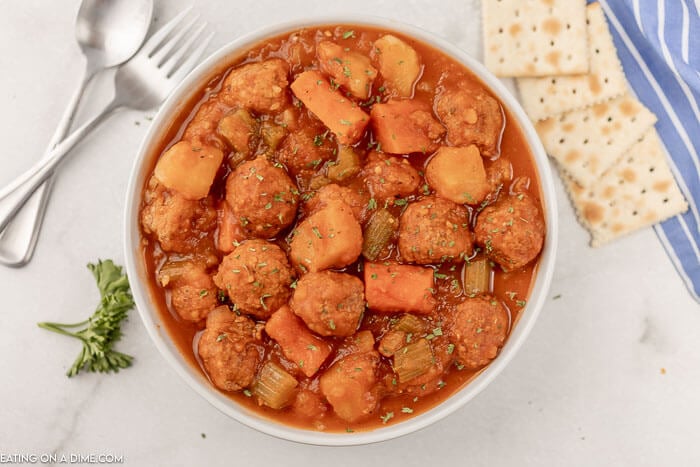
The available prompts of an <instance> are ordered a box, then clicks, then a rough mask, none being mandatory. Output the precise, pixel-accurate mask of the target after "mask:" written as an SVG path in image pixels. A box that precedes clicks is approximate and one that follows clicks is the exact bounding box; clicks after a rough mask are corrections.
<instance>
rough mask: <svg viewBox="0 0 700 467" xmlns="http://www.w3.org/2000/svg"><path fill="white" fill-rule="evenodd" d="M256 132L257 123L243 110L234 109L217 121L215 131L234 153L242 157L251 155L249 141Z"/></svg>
mask: <svg viewBox="0 0 700 467" xmlns="http://www.w3.org/2000/svg"><path fill="white" fill-rule="evenodd" d="M257 130H258V122H256V121H255V119H254V118H253V117H252V116H251V115H250V113H249V112H248V111H247V110H245V109H236V110H234V111H233V112H231V113H229V114H227V115H226V116H224V118H222V119H221V120H219V125H218V127H217V131H218V132H219V134H220V135H221V136H222V137H223V138H224V139H225V140H226V141H227V142H228V144H230V145H231V147H232V148H233V150H234V151H236V152H240V153H242V154H243V156H244V157H248V156H249V155H250V153H251V147H250V146H251V145H250V143H251V140H252V139H253V138H254V137H255V135H256V133H257Z"/></svg>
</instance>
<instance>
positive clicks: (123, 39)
mask: <svg viewBox="0 0 700 467" xmlns="http://www.w3.org/2000/svg"><path fill="white" fill-rule="evenodd" d="M152 17H153V0H83V2H82V4H81V5H80V9H79V10H78V16H77V18H76V22H75V35H76V40H77V41H78V45H79V46H80V49H81V50H82V52H83V54H84V55H85V58H86V63H85V71H84V72H83V77H82V79H81V81H80V84H79V86H78V90H77V91H76V92H75V94H74V95H73V97H72V99H71V100H70V102H69V104H68V106H67V107H66V110H65V112H64V114H63V117H62V118H61V120H60V121H59V123H58V126H57V128H56V131H55V132H54V135H53V137H52V138H51V141H50V142H49V145H48V148H47V150H46V152H47V153H48V152H50V151H51V150H52V149H53V148H54V147H55V146H56V145H57V144H58V143H60V142H61V140H63V138H64V137H65V136H66V135H67V134H68V131H69V130H70V128H71V124H72V123H73V118H74V117H75V113H76V110H77V109H78V104H79V103H80V100H81V98H82V95H83V92H84V91H85V87H86V86H87V84H88V83H89V82H90V80H91V79H92V78H93V77H94V76H95V75H96V74H97V73H98V72H100V71H101V70H103V69H105V68H110V67H114V66H117V65H120V64H122V63H124V62H125V61H127V60H128V59H129V58H130V57H131V56H132V55H134V54H135V53H136V52H137V51H138V49H139V47H140V46H141V44H142V43H143V41H144V39H145V38H146V33H147V32H148V28H149V26H150V24H151V18H152ZM52 183H53V176H51V177H50V178H48V179H47V180H46V181H45V182H44V183H43V184H42V185H41V186H40V187H39V188H38V189H37V190H36V191H35V192H34V194H32V196H31V198H29V199H28V200H27V202H26V203H25V205H24V207H23V208H22V209H21V210H20V211H19V212H17V214H16V215H15V217H14V219H13V220H12V222H11V223H10V224H9V225H8V226H7V227H6V228H5V229H4V230H2V231H0V264H4V265H6V266H11V267H21V266H24V265H25V264H27V263H28V262H29V260H30V259H31V257H32V255H33V253H34V249H35V248H36V242H37V240H38V238H39V230H40V228H41V223H42V220H43V219H44V213H45V211H46V206H47V202H48V199H49V194H50V192H51V186H52Z"/></svg>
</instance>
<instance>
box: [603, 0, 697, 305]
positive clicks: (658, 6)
mask: <svg viewBox="0 0 700 467" xmlns="http://www.w3.org/2000/svg"><path fill="white" fill-rule="evenodd" d="M599 1H600V4H601V6H602V7H603V10H604V11H605V14H606V17H607V19H608V24H609V27H610V32H611V33H612V35H613V39H614V41H615V46H616V47H617V51H618V56H619V58H620V61H621V62H622V66H623V68H624V69H625V74H626V75H627V80H628V81H629V83H630V85H631V87H632V89H633V90H634V92H635V93H636V95H637V98H638V99H639V100H640V101H641V102H643V103H644V104H645V105H646V106H647V107H648V108H649V109H651V110H652V111H653V112H654V113H655V114H656V115H657V117H658V122H657V124H656V129H657V131H658V133H659V135H660V137H661V139H662V141H663V143H664V145H665V146H666V149H667V151H668V153H669V155H670V161H669V162H670V163H671V170H672V171H673V173H674V175H675V177H676V180H677V181H678V184H679V186H680V188H681V191H683V194H684V195H685V197H686V199H687V201H688V204H689V206H690V209H688V211H687V212H686V213H685V214H682V215H678V216H676V217H673V218H671V219H669V220H667V221H665V222H663V223H661V224H658V225H656V226H655V227H654V228H655V230H656V234H657V235H658V237H659V239H660V240H661V243H662V244H663V245H664V247H665V248H666V251H667V252H668V254H669V256H670V257H671V260H672V261H673V263H674V265H675V266H676V269H677V270H678V272H679V274H680V275H681V276H682V277H683V280H684V281H685V283H686V285H687V286H688V289H689V290H690V293H691V294H692V295H693V297H694V298H695V300H697V301H699V302H700V210H699V209H700V0H599ZM589 3H591V1H590V0H589Z"/></svg>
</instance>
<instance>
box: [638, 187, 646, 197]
mask: <svg viewBox="0 0 700 467" xmlns="http://www.w3.org/2000/svg"><path fill="white" fill-rule="evenodd" d="M646 192H647V189H646V188H642V191H640V192H639V193H640V194H642V195H643V194H646Z"/></svg>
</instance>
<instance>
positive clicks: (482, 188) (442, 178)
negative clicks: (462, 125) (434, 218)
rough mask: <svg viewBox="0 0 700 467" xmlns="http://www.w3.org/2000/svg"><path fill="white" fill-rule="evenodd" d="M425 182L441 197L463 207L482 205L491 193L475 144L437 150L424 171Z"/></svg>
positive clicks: (444, 147)
mask: <svg viewBox="0 0 700 467" xmlns="http://www.w3.org/2000/svg"><path fill="white" fill-rule="evenodd" d="M425 178H426V180H427V181H428V184H430V186H431V187H432V188H433V189H434V190H435V192H436V193H437V194H438V196H440V197H442V198H445V199H448V200H450V201H452V202H455V203H460V204H461V203H467V204H479V203H481V202H482V201H483V200H484V198H486V195H488V194H489V192H490V191H491V185H490V184H489V182H488V181H487V179H486V170H485V169H484V162H483V159H482V158H481V154H480V153H479V149H478V148H477V147H476V146H475V145H473V144H472V145H470V146H467V147H466V148H465V147H458V148H453V147H447V146H443V147H441V148H440V149H438V151H437V152H436V153H435V155H434V156H433V157H432V158H431V159H430V161H429V162H428V166H427V167H426V168H425Z"/></svg>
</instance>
